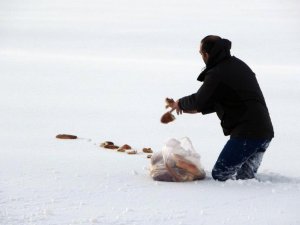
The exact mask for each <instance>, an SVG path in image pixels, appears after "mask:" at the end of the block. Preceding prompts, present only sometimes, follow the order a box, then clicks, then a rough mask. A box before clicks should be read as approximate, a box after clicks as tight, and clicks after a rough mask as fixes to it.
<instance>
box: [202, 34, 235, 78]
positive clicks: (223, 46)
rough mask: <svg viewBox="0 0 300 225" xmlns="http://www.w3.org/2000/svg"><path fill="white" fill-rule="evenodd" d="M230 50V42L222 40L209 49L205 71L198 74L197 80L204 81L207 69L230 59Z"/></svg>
mask: <svg viewBox="0 0 300 225" xmlns="http://www.w3.org/2000/svg"><path fill="white" fill-rule="evenodd" d="M230 49H231V41H229V40H227V39H223V38H222V39H221V40H219V41H217V42H216V43H215V45H214V47H213V48H212V49H211V52H210V54H209V58H208V62H207V64H206V67H205V69H204V70H203V71H202V72H201V73H200V75H199V76H198V78H197V80H199V81H204V78H205V74H206V72H207V71H208V70H209V69H211V68H212V67H214V66H215V65H217V64H218V63H220V62H221V61H223V60H224V59H227V58H230V57H231V54H230Z"/></svg>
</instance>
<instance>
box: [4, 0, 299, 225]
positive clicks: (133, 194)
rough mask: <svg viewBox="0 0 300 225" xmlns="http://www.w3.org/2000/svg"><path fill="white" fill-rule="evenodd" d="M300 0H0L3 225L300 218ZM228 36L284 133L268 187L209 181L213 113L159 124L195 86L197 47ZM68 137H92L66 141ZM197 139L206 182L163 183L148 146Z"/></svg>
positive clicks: (218, 143) (216, 133) (266, 178)
mask: <svg viewBox="0 0 300 225" xmlns="http://www.w3.org/2000/svg"><path fill="white" fill-rule="evenodd" d="M299 27H300V4H299V2H298V1H295V0H290V1H278V0H267V1H258V0H255V1H237V0H233V1H225V0H223V1H199V0H197V1H196V0H191V1H171V0H166V1H158V0H152V1H147V0H139V1H138V0H126V1H125V0H124V1H122V0H113V1H108V0H101V1H96V0H88V1H83V0H79V1H71V0H52V1H50V0H49V1H47V0H27V1H20V0H11V1H1V2H0V102H1V104H0V109H1V110H0V143H1V146H0V224H1V225H40V224H42V225H70V224H72V225H75V224H105V225H109V224H114V225H118V224H119V225H121V224H145V225H150V224H166V225H171V224H172V225H174V224H178V225H193V224H229V225H240V224H256V225H257V224H259V225H260V224H262V225H265V224H268V225H282V224H289V225H296V224H300V215H299V208H300V201H299V200H300V168H299V163H298V161H299V159H300V151H299V150H300V147H299V146H300V139H299V129H300V122H299V118H298V117H299V115H300V101H299V97H300V89H299V84H300V66H299V59H300V42H299V39H300V31H299ZM208 34H219V35H221V36H223V37H226V38H228V39H230V40H231V41H232V42H233V49H232V53H233V54H234V55H235V56H237V57H239V58H241V59H243V60H244V61H246V62H247V63H248V64H249V65H250V66H251V67H252V68H253V70H254V71H255V72H256V74H257V78H258V80H259V82H260V85H261V87H262V90H263V92H264V95H265V98H266V101H267V104H268V107H269V110H270V113H271V117H272V120H273V124H274V128H275V136H276V137H275V139H274V140H273V142H272V143H271V145H270V147H269V149H268V151H267V153H266V154H265V158H264V161H263V164H262V166H261V168H260V170H259V175H258V176H259V181H258V180H249V181H227V182H225V183H222V182H216V181H214V180H212V178H211V176H210V170H211V169H212V167H213V165H214V162H215V160H216V158H217V156H218V154H219V152H220V150H221V149H222V147H223V145H224V144H225V142H226V140H227V138H226V137H224V136H223V134H222V131H221V128H220V127H219V121H218V119H217V117H216V116H215V115H207V116H202V115H182V116H180V117H177V119H176V122H174V123H172V124H168V125H162V124H161V123H160V122H159V118H160V116H161V115H162V114H163V113H164V111H165V110H164V98H165V97H167V96H168V97H173V98H175V99H176V98H179V97H182V96H184V95H187V94H190V93H192V92H194V91H195V90H197V88H198V87H199V85H200V83H198V82H197V81H196V77H197V75H198V73H199V72H200V70H201V68H202V67H203V66H204V65H203V62H202V61H201V59H200V56H199V53H198V46H199V41H200V40H201V38H203V37H204V36H206V35H208ZM59 133H70V134H76V135H78V136H79V137H81V138H82V139H79V140H73V141H63V140H57V139H55V135H56V134H59ZM184 136H188V137H190V139H191V140H192V142H193V144H194V147H195V148H196V149H197V151H198V152H199V153H200V154H201V156H202V159H201V160H202V164H203V165H204V168H205V170H206V171H207V172H208V177H207V179H206V180H204V181H198V182H189V183H162V182H155V181H153V180H152V179H151V178H150V176H149V171H148V168H149V162H150V161H149V159H147V158H146V155H145V154H142V153H140V154H138V155H126V154H122V153H117V152H113V151H111V150H104V149H101V148H100V147H99V143H100V142H103V141H106V140H112V141H114V142H116V143H117V144H120V145H121V144H125V143H127V144H130V145H132V146H134V147H135V148H137V149H141V148H143V147H152V148H153V149H154V150H155V151H159V150H160V149H161V148H162V146H163V144H164V142H165V140H166V139H168V138H169V137H175V138H180V137H184Z"/></svg>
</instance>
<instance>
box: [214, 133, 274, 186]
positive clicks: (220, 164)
mask: <svg viewBox="0 0 300 225" xmlns="http://www.w3.org/2000/svg"><path fill="white" fill-rule="evenodd" d="M270 142H271V139H248V138H230V139H229V140H228V142H227V143H226V145H225V146H224V148H223V150H222V152H221V153H220V155H219V158H218V160H217V162H216V164H215V166H214V168H213V170H212V177H213V178H214V179H215V180H219V181H225V180H228V179H252V178H254V177H255V174H256V173H257V170H258V167H259V166H260V163H261V161H262V158H263V155H264V152H265V151H266V149H267V148H268V146H269V144H270Z"/></svg>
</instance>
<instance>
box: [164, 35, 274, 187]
mask: <svg viewBox="0 0 300 225" xmlns="http://www.w3.org/2000/svg"><path fill="white" fill-rule="evenodd" d="M230 49H231V42H230V41H229V40H227V39H223V38H221V37H219V36H214V35H209V36H207V37H205V38H204V39H203V40H202V41H201V45H200V51H199V52H200V54H201V55H202V58H203V61H204V63H205V64H206V68H205V69H204V70H203V71H202V72H201V73H200V75H199V76H198V79H197V80H198V81H201V82H203V85H202V86H201V87H200V89H199V90H198V91H197V92H196V93H194V94H192V95H189V96H186V97H183V98H180V99H179V100H177V101H175V102H174V103H173V104H172V105H170V106H171V108H172V109H173V110H176V112H177V114H182V112H187V113H200V112H201V113H202V114H208V113H213V112H216V113H217V115H218V117H219V119H220V120H221V126H222V128H223V132H224V134H225V135H226V136H227V135H230V139H229V140H228V142H227V143H226V145H225V147H224V148H223V150H222V151H221V153H220V155H219V157H218V159H217V162H216V163H215V165H214V168H213V170H212V177H213V178H214V179H215V180H219V181H225V180H227V179H251V178H254V177H255V174H256V172H257V170H258V167H259V166H260V163H261V161H262V157H263V154H264V152H265V151H266V149H267V147H268V145H269V143H270V142H271V139H272V138H273V137H274V131H273V126H272V122H271V119H270V116H269V112H268V108H267V106H266V102H265V99H264V97H263V94H262V92H261V89H260V87H259V84H258V82H257V80H256V77H255V74H254V73H253V72H252V70H251V69H250V68H249V67H248V66H247V65H246V64H245V63H244V62H243V61H241V60H240V59H238V58H236V57H234V56H231V54H230Z"/></svg>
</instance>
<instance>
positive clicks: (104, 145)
mask: <svg viewBox="0 0 300 225" xmlns="http://www.w3.org/2000/svg"><path fill="white" fill-rule="evenodd" d="M56 138H57V139H64V140H74V139H79V138H78V137H77V136H76V135H72V134H58V135H56ZM100 147H101V148H105V149H110V150H115V151H117V152H123V153H127V154H128V155H136V154H138V153H139V152H142V153H146V154H148V155H147V158H151V156H152V153H153V150H152V149H151V148H143V149H142V150H141V151H138V150H136V149H133V148H132V147H131V146H130V145H128V144H124V145H122V146H121V147H120V146H118V145H115V144H114V142H112V141H105V142H102V143H101V144H100Z"/></svg>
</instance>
